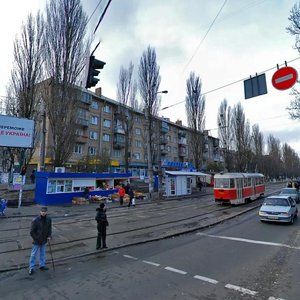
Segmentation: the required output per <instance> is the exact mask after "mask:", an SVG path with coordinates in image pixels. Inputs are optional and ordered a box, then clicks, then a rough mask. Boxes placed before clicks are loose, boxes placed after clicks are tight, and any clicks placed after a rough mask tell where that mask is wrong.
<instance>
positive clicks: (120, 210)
mask: <svg viewBox="0 0 300 300" xmlns="http://www.w3.org/2000/svg"><path fill="white" fill-rule="evenodd" d="M208 194H210V195H212V189H210V190H206V191H205V192H201V193H198V194H193V195H190V196H189V197H185V198H172V199H171V198H169V199H165V200H162V201H157V200H147V199H144V200H137V202H136V207H131V208H127V205H126V204H125V205H123V206H122V207H120V205H119V203H118V202H112V203H107V204H106V208H107V216H108V220H109V223H110V226H109V227H108V229H107V234H108V235H107V244H108V247H109V248H108V249H101V250H100V251H102V252H104V251H110V250H112V249H118V248H121V247H125V246H129V245H134V244H139V243H145V242H149V241H154V240H159V239H162V238H166V237H170V236H175V235H179V234H183V233H186V232H189V231H193V230H195V228H196V229H200V228H204V227H207V226H211V225H214V224H217V223H220V222H222V221H224V220H226V219H228V218H232V217H234V216H236V215H239V214H241V213H244V212H246V211H249V210H252V209H254V208H256V207H258V206H259V205H260V203H259V202H256V203H253V205H252V206H251V207H239V208H237V209H236V210H234V211H232V212H230V213H227V214H226V213H225V214H224V213H223V214H221V213H219V214H216V215H214V216H213V217H211V218H208V217H204V218H203V219H202V220H201V218H200V219H199V218H198V219H197V220H196V222H194V223H195V224H193V223H190V224H192V225H188V224H184V223H183V222H182V223H180V221H176V223H174V224H169V223H172V221H170V213H169V212H168V211H167V212H164V211H162V210H161V211H160V210H159V208H158V207H163V206H164V205H166V206H167V205H168V202H170V201H175V202H176V201H177V203H178V201H184V202H183V203H184V205H187V204H188V205H190V208H191V210H190V211H192V210H193V209H196V206H195V207H193V205H196V203H195V199H196V200H199V199H201V198H203V199H204V197H205V195H208ZM202 196H203V197H202ZM210 201H211V200H210ZM175 202H174V203H175ZM199 203H200V202H198V204H199ZM97 207H99V204H96V203H93V204H86V205H53V206H48V214H49V216H50V217H51V218H52V224H53V239H52V241H51V247H52V254H53V259H54V261H55V262H60V261H65V260H68V259H72V258H76V257H83V256H88V255H94V254H96V253H99V250H96V249H95V246H96V236H97V228H96V222H95V220H94V217H95V212H96V208H97ZM210 207H211V205H210ZM40 208H41V206H40V205H32V206H24V207H20V208H10V207H9V208H7V210H6V216H4V217H0V272H6V271H13V270H18V269H22V268H27V267H28V261H29V255H30V250H31V242H32V240H31V237H30V234H29V231H30V224H31V221H32V219H33V218H34V217H36V216H38V215H39V211H40ZM151 209H156V212H155V213H154V214H155V216H156V218H157V219H158V218H160V217H161V220H162V219H163V218H165V220H167V217H168V220H169V221H168V222H166V223H162V226H161V227H160V228H159V229H157V228H155V229H152V228H151V227H153V226H152V224H153V223H155V222H158V221H157V220H156V221H153V220H151V219H149V211H150V210H151ZM150 214H151V212H150ZM151 222H152V224H151ZM139 224H140V225H139ZM136 226H140V227H141V228H139V229H138V231H137V230H136V228H137V227H136ZM48 252H49V246H48ZM62 253H63V255H62ZM47 263H48V264H51V257H50V255H49V253H48V255H47Z"/></svg>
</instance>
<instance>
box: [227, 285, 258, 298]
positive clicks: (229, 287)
mask: <svg viewBox="0 0 300 300" xmlns="http://www.w3.org/2000/svg"><path fill="white" fill-rule="evenodd" d="M225 287H226V288H228V289H232V290H235V291H239V292H241V293H243V294H248V295H252V296H255V295H256V294H257V292H255V291H251V290H248V289H245V288H242V287H240V286H238V285H233V284H226V285H225Z"/></svg>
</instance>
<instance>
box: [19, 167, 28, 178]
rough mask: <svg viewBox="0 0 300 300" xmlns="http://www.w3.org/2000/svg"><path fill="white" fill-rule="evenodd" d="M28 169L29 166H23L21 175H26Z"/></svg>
mask: <svg viewBox="0 0 300 300" xmlns="http://www.w3.org/2000/svg"><path fill="white" fill-rule="evenodd" d="M26 171H27V167H26V166H23V167H22V168H21V172H20V175H22V176H24V175H26Z"/></svg>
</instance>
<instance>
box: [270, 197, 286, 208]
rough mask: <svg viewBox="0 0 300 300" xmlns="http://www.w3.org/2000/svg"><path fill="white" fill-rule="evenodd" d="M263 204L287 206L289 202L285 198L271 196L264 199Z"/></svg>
mask: <svg viewBox="0 0 300 300" xmlns="http://www.w3.org/2000/svg"><path fill="white" fill-rule="evenodd" d="M264 205H272V206H289V202H288V200H287V199H280V198H273V199H266V200H265V202H264Z"/></svg>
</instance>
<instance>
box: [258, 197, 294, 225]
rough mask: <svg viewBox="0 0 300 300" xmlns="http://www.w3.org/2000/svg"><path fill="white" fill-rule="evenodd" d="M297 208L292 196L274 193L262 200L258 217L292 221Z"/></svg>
mask: <svg viewBox="0 0 300 300" xmlns="http://www.w3.org/2000/svg"><path fill="white" fill-rule="evenodd" d="M297 215H298V208H297V205H296V202H295V201H294V200H293V198H292V197H289V196H283V195H276V196H269V197H267V198H266V199H265V200H264V203H263V204H262V206H261V208H260V210H259V217H260V220H261V221H262V222H263V221H273V222H274V221H275V222H288V223H290V224H293V223H294V220H295V219H296V218H297Z"/></svg>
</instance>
